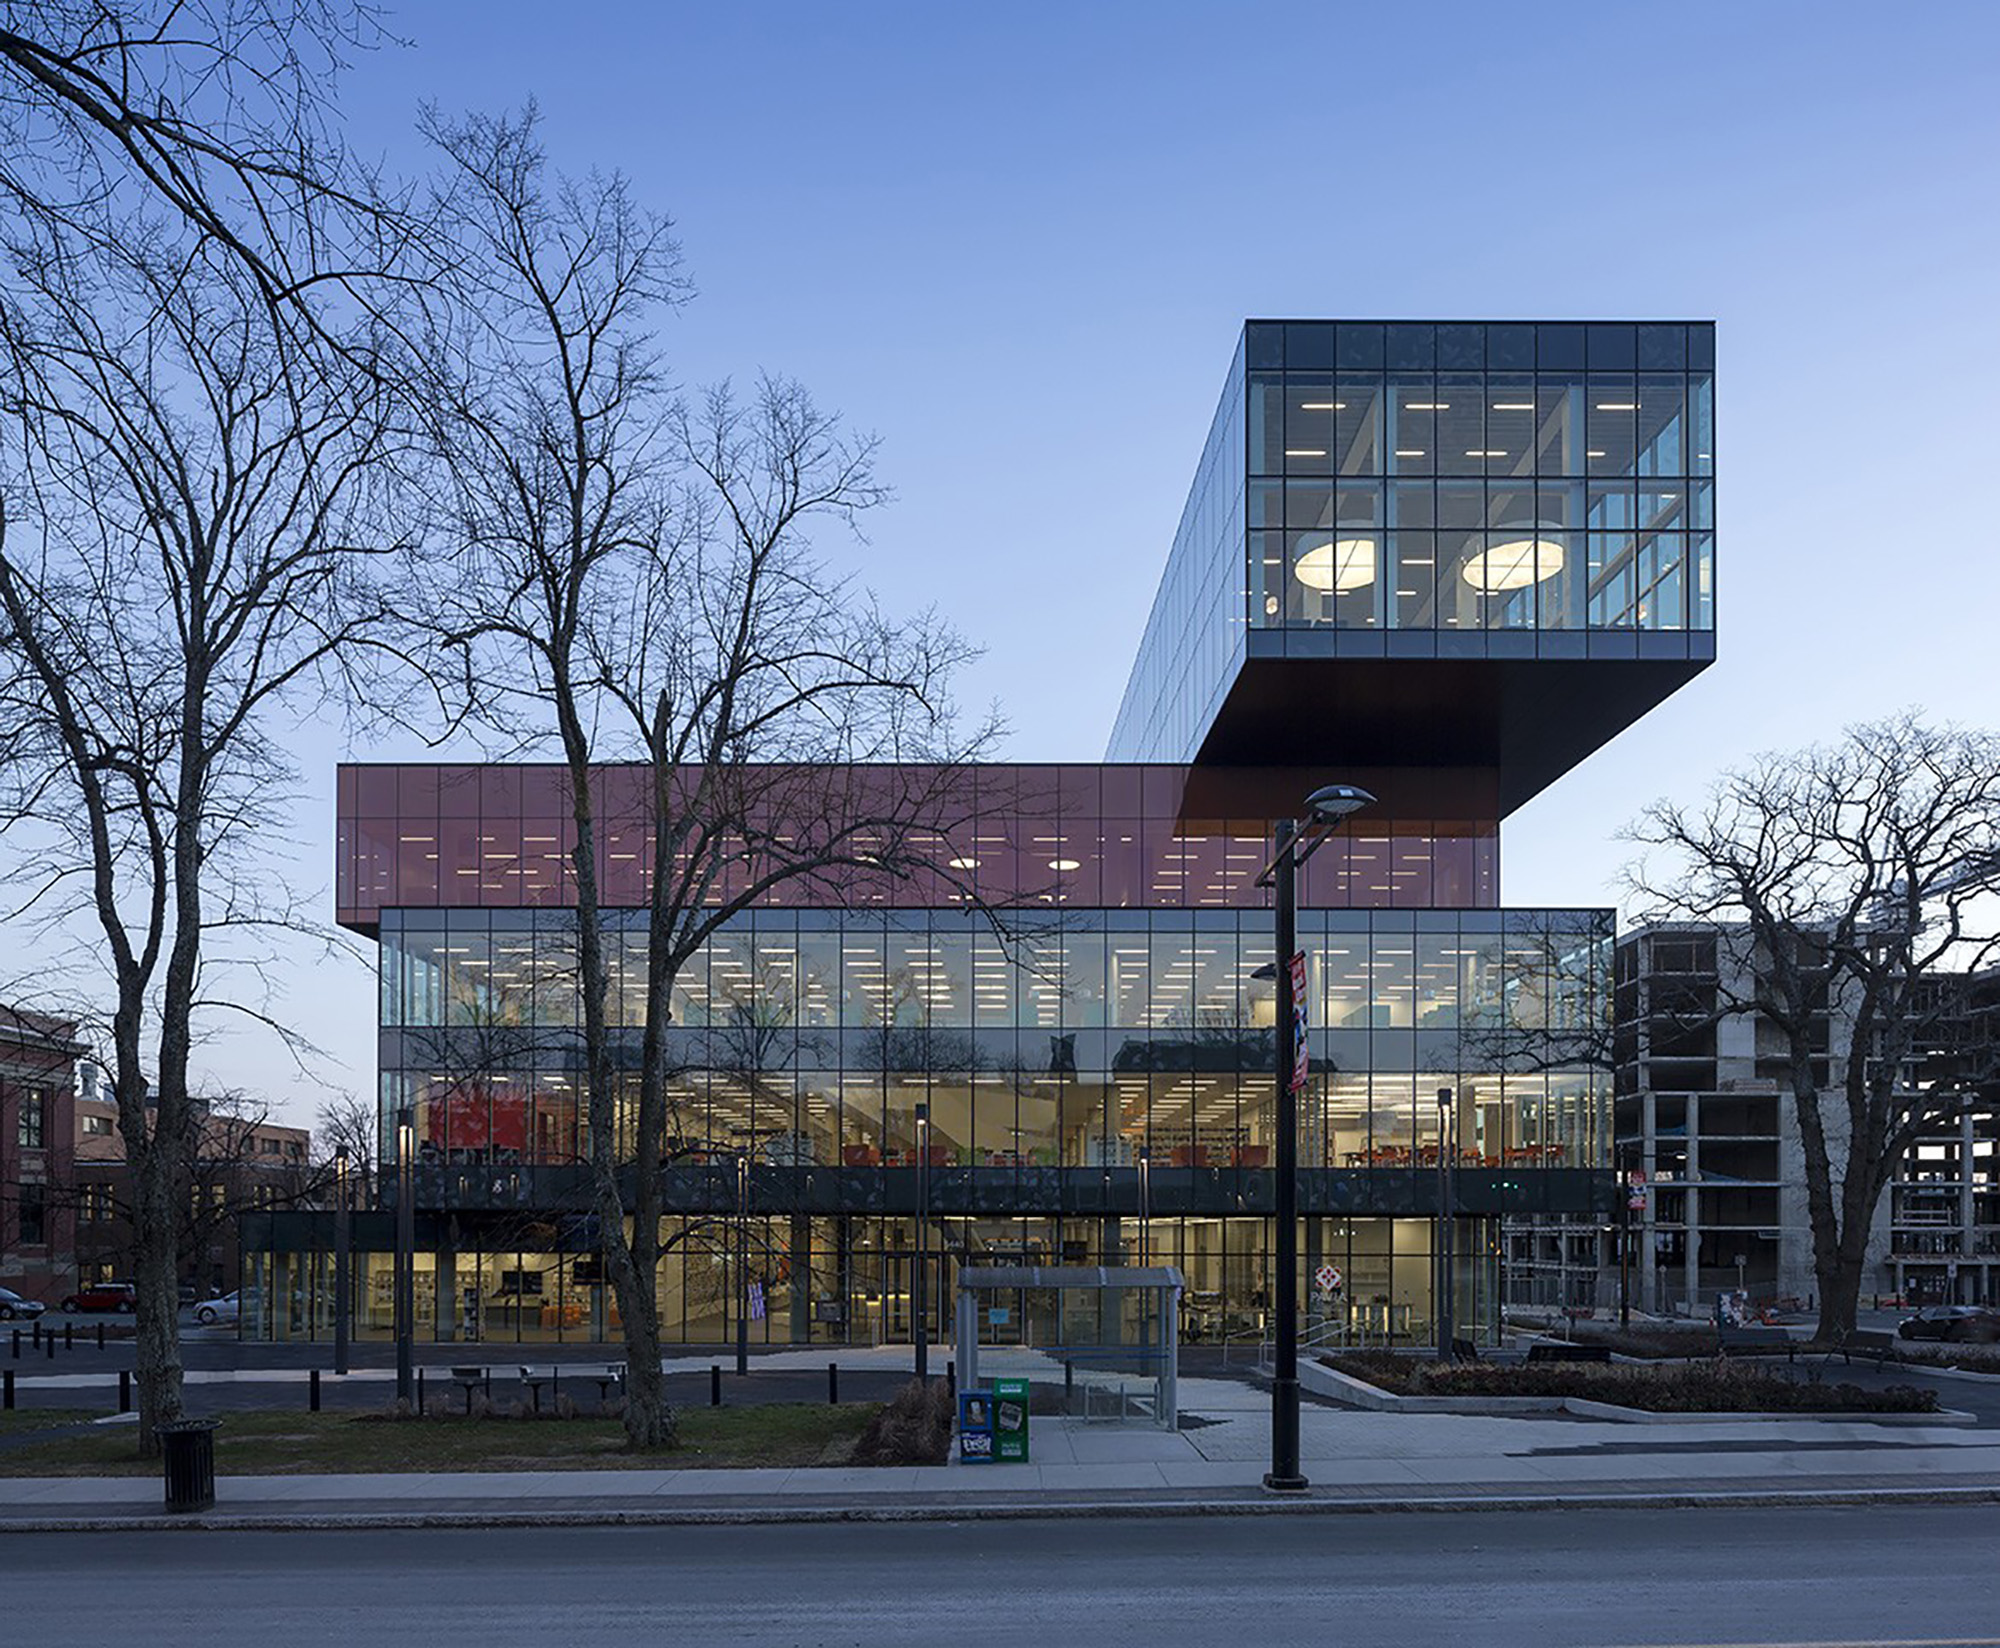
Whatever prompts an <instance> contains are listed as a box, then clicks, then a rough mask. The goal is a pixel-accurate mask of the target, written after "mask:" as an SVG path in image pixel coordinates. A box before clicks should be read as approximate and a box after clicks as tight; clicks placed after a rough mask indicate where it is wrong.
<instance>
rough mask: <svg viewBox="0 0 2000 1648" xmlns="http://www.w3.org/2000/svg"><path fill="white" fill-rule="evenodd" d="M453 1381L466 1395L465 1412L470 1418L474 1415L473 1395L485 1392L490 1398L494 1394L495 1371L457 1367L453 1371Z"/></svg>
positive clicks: (482, 1368)
mask: <svg viewBox="0 0 2000 1648" xmlns="http://www.w3.org/2000/svg"><path fill="white" fill-rule="evenodd" d="M451 1381H452V1383H453V1384H455V1385H456V1386H458V1388H459V1389H460V1390H461V1391H463V1392H464V1393H465V1411H466V1414H467V1416H468V1417H470V1415H471V1413H472V1393H473V1392H474V1391H484V1392H485V1393H486V1394H487V1395H488V1396H491V1395H492V1394H493V1370H492V1369H491V1368H486V1367H470V1366H467V1367H456V1368H453V1369H452V1370H451Z"/></svg>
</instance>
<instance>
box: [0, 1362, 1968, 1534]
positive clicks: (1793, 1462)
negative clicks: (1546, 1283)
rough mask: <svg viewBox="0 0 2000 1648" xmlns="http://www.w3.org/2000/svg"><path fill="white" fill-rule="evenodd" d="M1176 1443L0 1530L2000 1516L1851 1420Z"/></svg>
mask: <svg viewBox="0 0 2000 1648" xmlns="http://www.w3.org/2000/svg"><path fill="white" fill-rule="evenodd" d="M1182 1407H1183V1412H1184V1414H1185V1415H1187V1416H1188V1417H1189V1418H1190V1419H1191V1420H1192V1421H1194V1423H1192V1424H1191V1425H1190V1426H1189V1428H1187V1429H1184V1430H1182V1431H1179V1432H1176V1433H1169V1432H1162V1431H1157V1430H1150V1429H1129V1428H1120V1427H1113V1426H1110V1425H1101V1424H1099V1425H1094V1424H1086V1423H1083V1422H1081V1421H1077V1420H1049V1419H1041V1420H1037V1421H1035V1424H1034V1430H1033V1437H1032V1445H1033V1450H1034V1461H1033V1463H1031V1464H1027V1465H1020V1466H1001V1465H993V1466H959V1465H950V1466H937V1467H921V1468H904V1469H885V1470H865V1469H854V1468H843V1469H826V1468H820V1469H800V1470H699V1469H682V1470H633V1471H613V1470H598V1471H523V1472H467V1473H453V1474H411V1475H365V1476H362V1475H354V1476H308V1475H292V1476H234V1477H224V1478H222V1479H221V1480H220V1482H219V1483H218V1491H217V1504H216V1508H215V1510H214V1511H213V1512H211V1513H206V1514H204V1515H200V1516H178V1517H168V1516H166V1515H165V1514H164V1513H163V1512H162V1511H161V1509H160V1504H161V1488H160V1484H159V1482H158V1481H157V1480H156V1479H153V1478H150V1477H146V1478H141V1477H118V1478H112V1477H39V1478H11V1479H7V1478H0V1530H5V1529H14V1530H27V1529H34V1528H43V1529H49V1528H107V1529H109V1528H120V1529H130V1528H136V1527H161V1526H172V1527H185V1526H194V1527H239V1528H247V1527H259V1528H292V1527H363V1526H385V1525H387V1526H492V1525H505V1524H512V1523H549V1524H560V1523H615V1522H702V1521H818V1520H852V1519H881V1520H905V1519H912V1518H921V1519H958V1518H965V1517H983V1516H1037V1515H1041V1516H1048V1515H1082V1514H1092V1513H1114V1514H1120V1515H1132V1514H1159V1515H1167V1514H1204V1513H1222V1514H1229V1513H1236V1514H1243V1513H1251V1512H1267V1511H1277V1512H1298V1511H1318V1512H1327V1511H1351V1510H1404V1509H1410V1510H1414V1509H1440V1508H1453V1509H1500V1508H1509V1509H1511V1508H1527V1507H1556V1506H1571V1507H1574V1506H1577V1505H1597V1504H1624V1505H1640V1504H1646V1505H1701V1504H1744V1503H1773V1504H1777V1503H1783V1504H1799V1503H1837V1502H1853V1501H1880V1500H1904V1499H1952V1500H1967V1501H1989V1500H1993V1501H2000V1432H1994V1431H1977V1430H1963V1429H1953V1428H1949V1427H1944V1426H1922V1425H1919V1426H1908V1425H1904V1426H1889V1425H1879V1424H1870V1423H1868V1422H1866V1421H1865V1420H1853V1419H1845V1418H1843V1419H1799V1420H1780V1421H1763V1422H1741V1421H1734V1422H1733V1421H1729V1420H1717V1421H1713V1422H1705V1423H1701V1424H1694V1425H1678V1426H1674V1427H1671V1428H1666V1429H1654V1428H1651V1427H1645V1426H1633V1425H1625V1424H1617V1423H1609V1422H1597V1421H1583V1420H1573V1419H1545V1418H1490V1417H1484V1416H1471V1415H1458V1414H1381V1413H1359V1412H1348V1411H1340V1410H1335V1409H1332V1408H1325V1407H1320V1406H1317V1405H1312V1406H1308V1408H1307V1409H1306V1411H1305V1413H1304V1415H1303V1416H1302V1425H1301V1451H1302V1454H1303V1457H1304V1464H1305V1471H1306V1474H1307V1476H1308V1477H1310V1478H1311V1479H1312V1482H1313V1487H1312V1489H1311V1491H1310V1492H1308V1493H1307V1494H1304V1495H1300V1496H1284V1497H1279V1496H1273V1495H1270V1494H1267V1493H1266V1492H1265V1491H1264V1490H1263V1488H1262V1486H1261V1479H1262V1473H1263V1470H1264V1467H1265V1465H1266V1463H1267V1456H1268V1450H1269V1410H1268V1406H1267V1399H1266V1398H1264V1397H1263V1395H1262V1394H1261V1393H1260V1392H1257V1391H1254V1390H1252V1389H1250V1388H1248V1387H1246V1386H1242V1385H1239V1384H1235V1383H1233V1382H1226V1381H1220V1380H1188V1381H1185V1382H1184V1384H1183V1390H1182Z"/></svg>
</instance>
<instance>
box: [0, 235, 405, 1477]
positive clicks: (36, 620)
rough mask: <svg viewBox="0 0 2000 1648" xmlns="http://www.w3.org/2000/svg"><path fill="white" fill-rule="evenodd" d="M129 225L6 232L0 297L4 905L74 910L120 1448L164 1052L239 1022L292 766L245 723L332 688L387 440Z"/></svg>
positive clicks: (258, 306)
mask: <svg viewBox="0 0 2000 1648" xmlns="http://www.w3.org/2000/svg"><path fill="white" fill-rule="evenodd" d="M155 250H156V248H155V247H153V246H151V245H150V244H148V243H147V242H145V241H144V240H143V239H142V240H138V241H135V242H134V243H133V244H132V245H130V246H128V247H127V248H125V249H124V250H123V252H122V253H121V254H120V255H118V256H116V257H113V256H110V255H82V254H81V253H79V251H78V249H77V247H76V246H75V245H74V244H73V243H72V242H70V241H69V240H67V239H66V238H65V237H64V236H63V234H62V233H60V232H59V231H53V232H50V233H48V234H45V235H43V236H42V237H40V238H39V239H38V240H36V241H33V242H27V243H22V244H18V245H16V246H15V247H13V248H12V256H11V259H10V263H9V269H10V274H11V275H12V281H11V283H10V290H9V293H8V294H7V297H6V299H5V301H4V302H0V360H4V365H0V415H4V417H5V419H6V423H7V426H8V429H9V441H8V455H7V458H6V460H5V464H4V470H0V621H4V622H3V623H0V716H4V719H5V728H4V733H3V734H0V736H4V739H5V747H4V751H0V755H4V761H0V777H4V782H5V784H6V788H7V792H8V793H7V795H6V798H5V799H6V803H7V805H6V808H5V814H4V818H5V825H6V828H7V829H8V832H9V834H10V835H11V837H12V839H13V842H14V845H15V847H16V849H17V853H18V858H17V864H18V865H19V866H20V868H19V872H18V873H17V877H16V880H15V886H16V887H17V888H21V889H23V893H22V896H21V897H20V898H18V899H17V901H16V908H15V909H14V910H13V911H12V915H13V917H14V919H16V920H17V921H32V920H35V919H37V918H40V919H42V920H43V921H44V922H45V923H46V924H47V926H46V927H45V930H49V931H52V930H54V929H55V928H56V927H57V926H59V925H60V924H61V923H63V922H64V921H65V920H66V919H67V918H71V917H74V916H81V917H82V918H83V919H84V920H86V921H88V922H89V923H90V924H92V925H93V926H94V928H95V930H96V935H97V942H96V943H94V944H93V945H91V946H90V947H89V949H88V951H87V952H86V954H85V955H84V957H83V958H82V959H83V960H84V961H86V962H88V963H91V964H94V965H96V966H97V967H99V968H100V969H101V970H102V971H103V972H105V973H108V974H109V980H108V985H109V988H108V994H109V996H110V997H111V999H112V1001H113V1003H114V1005H113V1007H112V1010H111V1012H110V1014H109V1027H108V1028H109V1033H108V1037H107V1040H108V1042H109V1045H110V1059H109V1065H110V1070H111V1075H112V1088H113V1093H114V1096H115V1098H116V1100H117V1104H118V1112H119V1127H120V1132H121V1134H122V1135H123V1139H124V1144H125V1151H126V1157H127V1160H128V1162H129V1163H130V1164H131V1169H132V1176H133V1184H134V1195H135V1199H136V1201H137V1212H138V1221H137V1222H138V1252H137V1254H136V1256H135V1259H136V1262H135V1267H134V1279H135V1281H136V1282H137V1283H138V1285H139V1311H138V1332H139V1341H138V1382H139V1395H140V1438H141V1443H140V1445H141V1448H142V1449H147V1450H149V1449H150V1448H151V1447H152V1446H153V1445H154V1443H153V1435H154V1429H155V1427H156V1425H157V1424H158V1423H159V1421H161V1420H163V1419H168V1418H172V1417H174V1416H175V1415H176V1414H178V1413H179V1411H180V1353H179V1347H178V1341H177V1337H176V1311H175V1301H176V1288H175V1277H174V1274H173V1269H174V1258H175V1252H174V1232H175V1229H176V1227H177V1220H176V1218H175V1211H174V1207H173V1205H172V1204H173V1198H174V1193H175V1187H176V1178H177V1163H178V1160H179V1156H178V1144H179V1141H181V1140H182V1139H184V1138H185V1137H186V1135H187V1129H188V1127H189V1125H190V1115H191V1105H192V1102H193V1100H192V1095H191V1089H190V1060H191V1057H192V1054H193V1050H194V1046H195V1042H196V1038H197V1035H198V1034H199V1024H200V1022H201V1021H202V1020H203V1019H204V1018H205V1017H206V1016H207V1015H209V1014H211V1013H214V1012H217V1011H233V1012H240V1013H247V1014H249V1015H251V1016H252V1017H260V1016H261V1017H263V1018H264V1020H265V1022H267V1023H271V1022H272V1021H271V1020H270V1017H269V1015H268V1014H264V1013H263V1012H262V1009H261V1008H260V1005H259V1002H258V1000H257V995H258V992H257V991H256V989H255V988H254V984H253V983H252V982H251V981H248V980H243V979H240V978H239V979H233V980H231V981H230V983H229V984H228V985H227V986H226V987H225V986H222V985H220V984H219V983H218V980H217V974H218V970H219V969H227V968H228V967H229V966H230V965H231V963H232V962H239V963H240V962H245V961H248V962H251V963H254V961H255V947H254V944H251V943H250V941H249V939H248V935H250V934H252V933H254V931H255V929H256V928H257V926H258V924H259V923H260V922H262V921H264V920H266V919H268V917H269V916H270V915H271V913H272V911H273V910H274V908H275V907H276V902H277V895H278V890H279V888H280V886H281V884H280V883H278V882H277V881H276V879H275V878H274V876H273V874H272V871H271V870H270V868H269V866H268V862H260V863H258V864H257V865H256V867H255V869H254V873H252V874H248V875H245V874H242V873H241V872H242V870H243V869H244V868H245V866H246V865H248V864H249V863H250V856H251V853H252V851H253V850H255V849H262V848H265V847H268V845H269V840H270V836H271V834H272V833H273V832H276V831H279V830H281V829H282V827H283V825H282V818H281V814H280V803H281V802H282V801H283V800H284V799H285V796H284V792H285V787H286V784H287V781H288V779H289V776H290V772H291V768H290V762H289V759H288V757H287V754H286V752H285V750H284V748H283V746H282V742H281V739H280V737H278V736H274V734H275V733H276V731H277V729H276V728H275V726H274V717H276V716H277V715H278V714H279V712H280V707H281V706H282V705H286V704H289V705H291V706H292V707H293V708H295V709H297V710H307V709H310V708H311V707H313V706H314V705H315V704H317V703H318V702H320V701H321V699H320V698H316V697H315V696H314V695H331V696H338V695H339V694H340V692H341V689H342V688H343V686H344V685H346V684H348V682H347V677H346V675H345V673H344V672H346V671H348V670H350V669H352V668H354V667H356V666H357V665H358V663H359V660H360V654H361V650H362V649H364V648H365V647H366V646H367V645H368V644H369V643H370V641H371V639H372V638H373V637H374V636H375V635H376V634H377V633H378V630H379V627H380V626H381V625H382V623H383V622H384V620H385V618H386V617H387V615H388V614H389V612H390V610H391V606H392V603H391V602H390V601H389V599H388V597H387V595H386V593H385V592H384V591H383V589H382V588H381V587H380V586H379V584H378V581H377V579H376V578H375V576H374V568H375V563H376V561H377V559H378V557H377V556H376V554H375V551H378V550H382V549H385V548H387V547H389V546H387V545H385V544H384V543H383V542H382V540H381V539H380V537H378V533H379V532H380V531H381V530H382V522H383V521H384V520H386V519H388V518H389V516H388V513H387V512H386V511H384V510H382V509H380V508H379V505H380V504H381V501H382V500H381V497H380V487H381V485H382V475H381V472H380V469H379V468H378V465H379V463H380V461H381V460H382V459H383V458H384V456H385V454H386V453H387V451H388V449H389V446H390V443H391V441H392V439H393V428H394V425H393V421H392V419H391V416H390V413H389V409H388V406H387V402H386V397H385V395H384V392H383V390H382V388H381V385H380V380H379V379H378V378H377V377H376V376H375V375H373V374H372V373H370V372H369V371H368V370H367V369H366V367H365V366H364V365H363V364H361V362H362V359H363V356H364V355H365V352H366V346H367V340H366V338H365V337H360V338H357V339H355V340H354V342H355V343H356V345H357V347H355V348H353V349H351V350H349V351H345V352H342V353H340V354H337V355H330V356H329V357H327V358H326V359H324V360H323V361H322V362H321V363H320V369H319V370H318V371H316V372H314V373H311V374H300V373H296V372H294V371H293V370H292V366H293V364H294V363H293V360H292V358H291V357H290V355H289V353H288V352H287V350H286V349H285V348H284V346H283V344H282V341H281V340H280V339H278V338H277V336H276V335H275V334H274V333H273V331H272V330H271V328H270V327H269V326H268V325H267V324H266V321H267V309H266V305H265V301H264V297H263V294H262V292H261V289H260V288H259V287H258V286H257V284H256V282H255V280H254V278H253V277H252V276H251V275H250V274H248V273H247V272H246V271H244V270H243V269H242V267H241V266H240V265H239V264H237V263H236V262H234V261H233V260H230V259H227V258H223V259H214V258H210V257H207V256H205V255H203V254H202V253H200V252H197V253H196V254H194V255H193V256H192V257H189V256H186V255H181V254H180V253H178V251H176V253H175V254H174V255H171V256H162V257H158V258H156V257H155V256H154V255H153V253H154V251H155Z"/></svg>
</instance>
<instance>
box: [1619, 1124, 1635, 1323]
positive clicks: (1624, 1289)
mask: <svg viewBox="0 0 2000 1648" xmlns="http://www.w3.org/2000/svg"><path fill="white" fill-rule="evenodd" d="M1630 1160H1631V1156H1630V1146H1621V1147H1620V1148H1619V1151H1618V1165H1619V1168H1620V1172H1619V1174H1618V1178H1619V1185H1618V1325H1619V1327H1621V1328H1629V1327H1630V1326H1631V1325H1632V1170H1631V1168H1630V1167H1628V1166H1626V1163H1628V1162H1629V1161H1630Z"/></svg>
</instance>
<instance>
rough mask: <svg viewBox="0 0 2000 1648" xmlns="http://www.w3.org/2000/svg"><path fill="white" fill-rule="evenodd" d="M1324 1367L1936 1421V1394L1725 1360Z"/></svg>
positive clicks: (1388, 1359)
mask: <svg viewBox="0 0 2000 1648" xmlns="http://www.w3.org/2000/svg"><path fill="white" fill-rule="evenodd" d="M1324 1360H1325V1362H1326V1364H1327V1366H1329V1367H1331V1368H1335V1369H1338V1370H1339V1371H1340V1372H1341V1373H1344V1374H1346V1375H1347V1376H1348V1377H1349V1378H1352V1379H1360V1380H1363V1381H1365V1382H1366V1383H1368V1384H1371V1385H1373V1386H1375V1387H1376V1388H1377V1389H1378V1390H1385V1391H1389V1392H1391V1393H1393V1394H1395V1395H1398V1396H1544V1397H1566V1396H1576V1397H1582V1398H1585V1399H1587V1400H1589V1401H1592V1402H1612V1403H1616V1404H1617V1405H1618V1406H1620V1407H1626V1408H1640V1409H1643V1410H1644V1411H1646V1412H1648V1413H1935V1412H1936V1411H1937V1407H1938V1400H1937V1392H1936V1391H1933V1390H1924V1389H1920V1388H1918V1387H1916V1386H1913V1385H1891V1386H1889V1387H1887V1388H1886V1389H1882V1390H1864V1389H1863V1388H1862V1387H1861V1386H1859V1385H1853V1384H1846V1383H1841V1382H1838V1381H1835V1380H1831V1379H1828V1378H1825V1377H1822V1376H1821V1375H1820V1374H1819V1373H1818V1372H1816V1371H1812V1370H1800V1372H1799V1373H1798V1375H1797V1377H1787V1375H1785V1374H1782V1373H1778V1372H1775V1371H1771V1370H1767V1369H1764V1368H1746V1367H1744V1366H1743V1365H1742V1364H1740V1363H1738V1362H1733V1361H1728V1360H1714V1361H1702V1362H1688V1363H1683V1364H1679V1365H1676V1366H1672V1367H1658V1368H1634V1367H1599V1366H1594V1365H1592V1364H1589V1363H1563V1362H1536V1363H1532V1364H1531V1363H1525V1362H1457V1363H1448V1364H1447V1363H1439V1362H1430V1361H1422V1360H1419V1359H1417V1358H1415V1357H1405V1356H1396V1355H1394V1354H1392V1353H1390V1352H1387V1351H1351V1352H1347V1353H1345V1354H1342V1355H1338V1356H1328V1357H1326V1358H1324Z"/></svg>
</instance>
